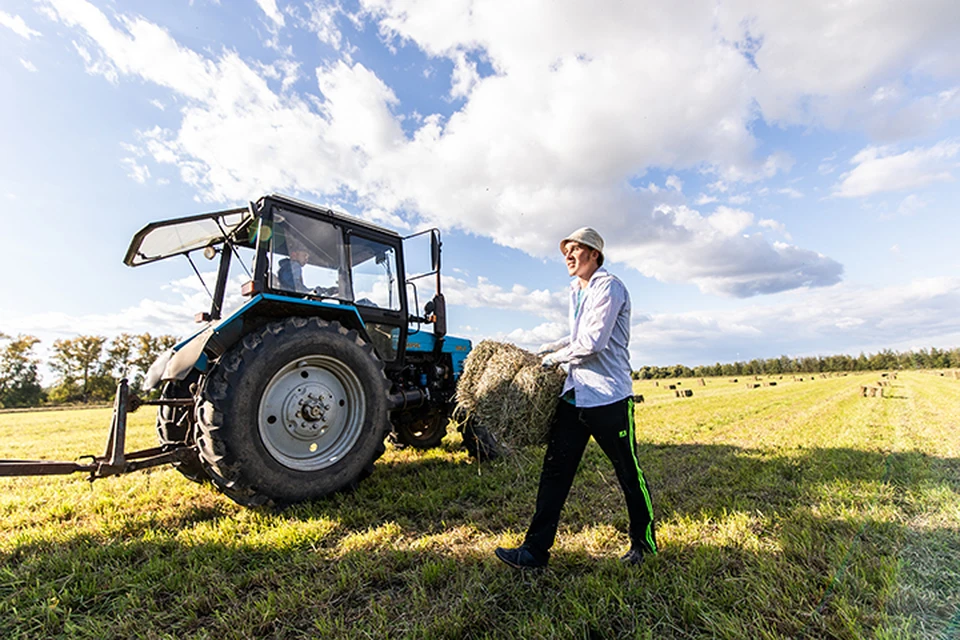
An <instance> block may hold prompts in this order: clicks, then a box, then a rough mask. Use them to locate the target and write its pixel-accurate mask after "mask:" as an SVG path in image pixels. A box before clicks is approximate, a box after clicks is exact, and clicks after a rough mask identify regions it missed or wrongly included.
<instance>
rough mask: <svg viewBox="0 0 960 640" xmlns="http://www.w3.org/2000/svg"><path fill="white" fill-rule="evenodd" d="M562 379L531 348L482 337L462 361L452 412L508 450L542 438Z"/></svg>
mask: <svg viewBox="0 0 960 640" xmlns="http://www.w3.org/2000/svg"><path fill="white" fill-rule="evenodd" d="M476 351H479V353H478V354H477V355H476V356H474V352H476ZM564 379H565V375H564V374H563V372H562V371H560V369H558V368H554V369H543V368H542V367H541V366H540V359H539V358H537V357H536V356H535V355H533V354H532V353H530V352H529V351H524V350H523V349H520V348H519V347H516V346H514V345H512V344H507V343H503V342H494V341H490V340H485V341H483V342H481V343H480V344H478V345H477V347H476V348H475V349H474V350H473V351H471V353H470V355H468V356H467V359H466V362H465V363H464V370H463V374H462V375H461V377H460V381H459V383H458V385H457V408H456V414H457V415H460V416H462V420H463V421H464V422H465V421H467V420H471V421H474V422H475V423H476V424H480V425H483V427H484V428H485V429H486V430H488V431H489V432H490V433H491V434H492V435H493V436H494V437H495V438H496V440H497V441H498V442H500V443H502V444H503V445H505V447H506V448H507V449H508V450H509V449H512V448H517V447H526V446H529V445H534V444H543V443H545V442H546V435H547V430H548V428H549V426H550V421H551V420H552V419H553V413H554V409H555V408H556V403H557V397H558V396H559V395H560V390H561V389H562V388H563V381H564Z"/></svg>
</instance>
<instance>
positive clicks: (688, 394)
mask: <svg viewBox="0 0 960 640" xmlns="http://www.w3.org/2000/svg"><path fill="white" fill-rule="evenodd" d="M683 395H684V396H686V397H688V398H691V397H693V389H684V390H683Z"/></svg>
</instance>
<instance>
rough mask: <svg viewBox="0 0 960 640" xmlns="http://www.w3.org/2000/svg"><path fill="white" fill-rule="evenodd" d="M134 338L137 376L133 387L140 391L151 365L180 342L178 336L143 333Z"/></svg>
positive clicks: (134, 362) (134, 363) (134, 359)
mask: <svg viewBox="0 0 960 640" xmlns="http://www.w3.org/2000/svg"><path fill="white" fill-rule="evenodd" d="M134 338H135V339H136V357H134V358H133V361H132V364H133V366H134V367H135V368H136V375H135V376H134V378H133V382H134V384H133V386H134V388H136V389H140V388H141V387H142V385H143V377H144V376H145V375H146V374H147V370H148V369H149V368H150V365H152V364H153V363H154V362H155V361H156V359H157V358H159V357H160V355H161V354H162V353H164V352H165V351H167V350H169V349H172V348H173V347H174V346H175V345H176V344H177V342H178V340H177V337H176V336H171V335H166V334H164V335H159V336H152V335H150V334H149V333H141V334H140V335H138V336H134ZM128 377H129V376H128Z"/></svg>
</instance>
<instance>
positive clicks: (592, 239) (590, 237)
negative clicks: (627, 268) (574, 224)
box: [560, 227, 603, 255]
mask: <svg viewBox="0 0 960 640" xmlns="http://www.w3.org/2000/svg"><path fill="white" fill-rule="evenodd" d="M568 242H577V243H580V244H582V245H583V246H585V247H590V248H591V249H596V250H597V251H599V252H600V255H603V238H601V237H600V234H599V233H597V231H596V229H591V228H590V227H581V228H579V229H577V230H576V231H574V232H573V233H571V234H570V235H568V236H567V237H566V238H564V239H563V240H561V241H560V253H564V250H565V249H566V247H567V243H568Z"/></svg>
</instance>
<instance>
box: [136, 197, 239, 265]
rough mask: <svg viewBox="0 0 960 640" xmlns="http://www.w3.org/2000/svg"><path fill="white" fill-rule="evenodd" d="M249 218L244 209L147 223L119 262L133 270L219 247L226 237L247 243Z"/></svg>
mask: <svg viewBox="0 0 960 640" xmlns="http://www.w3.org/2000/svg"><path fill="white" fill-rule="evenodd" d="M252 219H253V217H252V216H251V215H250V212H249V210H247V209H246V208H244V209H230V210H228V211H217V212H215V213H205V214H201V215H198V216H189V217H186V218H176V219H174V220H165V221H163V222H151V223H150V224H148V225H147V226H145V227H144V228H143V229H141V230H140V231H138V232H137V234H136V235H135V236H133V240H132V241H131V242H130V248H129V249H127V255H126V257H125V258H124V259H123V262H124V264H126V265H127V266H130V267H136V266H139V265H141V264H147V263H149V262H156V261H157V260H163V259H164V258H169V257H170V256H178V255H180V254H184V253H189V252H191V251H195V250H197V249H203V248H204V247H208V246H212V245H216V244H220V243H221V242H223V241H224V240H225V239H227V238H233V239H238V240H240V243H241V244H247V243H248V238H247V237H246V236H247V233H246V232H247V229H248V228H249V225H250V221H251V220H252ZM241 236H243V237H242V238H241Z"/></svg>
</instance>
